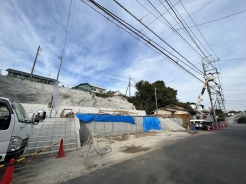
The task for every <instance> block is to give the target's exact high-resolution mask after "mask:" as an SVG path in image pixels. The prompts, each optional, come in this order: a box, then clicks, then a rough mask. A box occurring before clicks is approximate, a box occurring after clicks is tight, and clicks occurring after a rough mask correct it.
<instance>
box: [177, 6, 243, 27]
mask: <svg viewBox="0 0 246 184" xmlns="http://www.w3.org/2000/svg"><path fill="white" fill-rule="evenodd" d="M244 12H246V10H243V11H240V12H237V13H234V14H231V15H227V16H225V17H221V18H218V19H215V20H210V21H207V22H204V23H200V24H196V26H201V25H204V24H208V23H212V22H216V21H219V20H222V19H226V18H229V17H232V16H234V15H238V14H241V13H244ZM192 27H195V26H190V27H189V28H192ZM186 28H188V27H186ZM180 29H183V28H179V29H176V30H180Z"/></svg>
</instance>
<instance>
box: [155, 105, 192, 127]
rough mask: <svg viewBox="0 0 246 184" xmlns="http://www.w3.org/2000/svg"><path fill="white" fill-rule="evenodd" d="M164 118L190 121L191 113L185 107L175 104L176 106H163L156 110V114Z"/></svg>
mask: <svg viewBox="0 0 246 184" xmlns="http://www.w3.org/2000/svg"><path fill="white" fill-rule="evenodd" d="M157 113H158V116H159V117H163V118H181V119H182V121H183V122H184V123H187V122H189V121H190V114H189V112H188V111H187V110H185V108H184V107H181V106H175V107H162V108H159V109H158V110H157V111H156V110H155V111H154V114H155V115H157Z"/></svg>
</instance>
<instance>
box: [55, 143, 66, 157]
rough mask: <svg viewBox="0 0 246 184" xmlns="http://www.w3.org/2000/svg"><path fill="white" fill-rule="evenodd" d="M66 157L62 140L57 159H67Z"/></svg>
mask: <svg viewBox="0 0 246 184" xmlns="http://www.w3.org/2000/svg"><path fill="white" fill-rule="evenodd" d="M65 156H66V154H65V152H64V145H63V139H61V142H60V147H59V151H58V154H57V156H56V158H62V157H65Z"/></svg>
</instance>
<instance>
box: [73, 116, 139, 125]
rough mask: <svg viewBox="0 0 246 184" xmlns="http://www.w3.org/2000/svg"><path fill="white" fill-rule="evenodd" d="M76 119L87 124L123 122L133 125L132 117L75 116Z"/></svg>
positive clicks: (133, 119)
mask: <svg viewBox="0 0 246 184" xmlns="http://www.w3.org/2000/svg"><path fill="white" fill-rule="evenodd" d="M76 116H77V118H79V119H80V120H81V121H83V122H85V123H89V122H93V121H96V122H123V123H131V124H135V118H134V117H133V116H120V115H104V114H76Z"/></svg>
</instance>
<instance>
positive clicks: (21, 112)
mask: <svg viewBox="0 0 246 184" xmlns="http://www.w3.org/2000/svg"><path fill="white" fill-rule="evenodd" d="M12 104H13V107H14V109H15V113H16V115H17V118H18V120H19V122H24V121H28V115H27V113H26V111H25V109H24V107H23V106H22V105H21V104H19V103H17V102H14V101H12Z"/></svg>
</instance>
